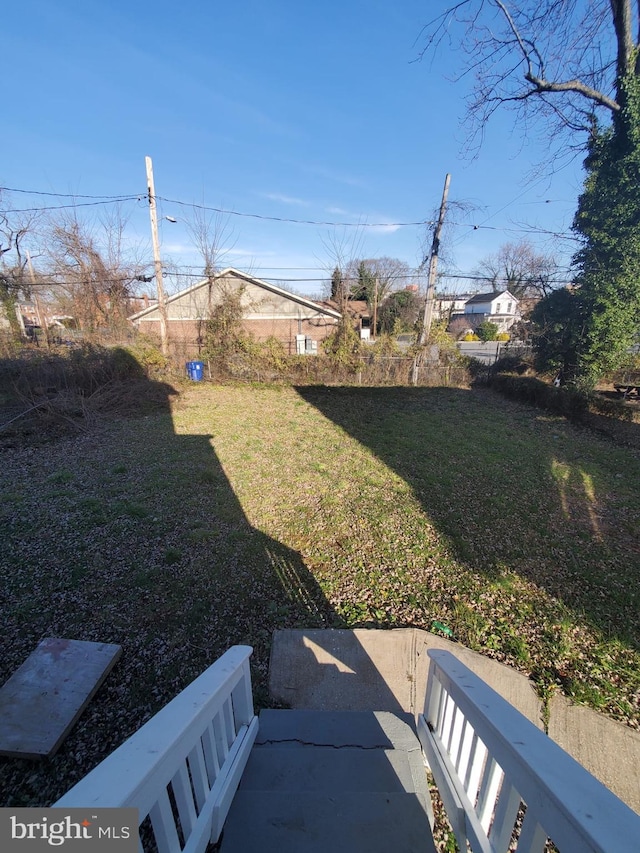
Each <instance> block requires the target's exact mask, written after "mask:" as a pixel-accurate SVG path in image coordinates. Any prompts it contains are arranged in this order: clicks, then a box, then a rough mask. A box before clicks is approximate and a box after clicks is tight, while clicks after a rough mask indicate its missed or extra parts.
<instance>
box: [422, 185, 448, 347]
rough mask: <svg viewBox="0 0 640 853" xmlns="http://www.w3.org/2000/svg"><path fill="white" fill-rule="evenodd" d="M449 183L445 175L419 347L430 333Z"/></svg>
mask: <svg viewBox="0 0 640 853" xmlns="http://www.w3.org/2000/svg"><path fill="white" fill-rule="evenodd" d="M450 183H451V175H449V174H447V176H446V178H445V179H444V190H443V191H442V201H441V203H440V215H439V216H438V222H437V224H436V227H435V229H434V232H433V242H432V243H431V254H430V257H429V279H428V283H427V298H426V300H425V303H424V316H423V319H422V331H421V332H420V340H419V344H420V346H423V345H424V344H425V343H426V342H427V341H428V340H429V333H430V332H431V321H432V319H433V303H434V301H435V289H436V273H437V271H438V251H439V249H440V233H441V231H442V225H443V223H444V214H445V211H446V209H447V198H448V196H449V184H450ZM425 260H426V259H425ZM423 264H424V261H423Z"/></svg>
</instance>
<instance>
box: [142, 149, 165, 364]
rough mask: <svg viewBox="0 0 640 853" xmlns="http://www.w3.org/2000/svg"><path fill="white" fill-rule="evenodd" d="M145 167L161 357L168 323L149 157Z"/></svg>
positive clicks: (151, 167) (154, 193)
mask: <svg viewBox="0 0 640 853" xmlns="http://www.w3.org/2000/svg"><path fill="white" fill-rule="evenodd" d="M144 161H145V164H146V166H147V189H148V193H149V216H150V218H151V240H152V241H153V263H154V266H155V273H156V288H157V290H158V311H159V313H160V342H161V346H162V353H163V355H167V356H168V355H169V323H168V321H167V299H166V297H165V294H164V282H163V280H162V261H161V260H160V243H159V241H158V211H157V209H156V191H155V187H154V185H153V163H152V162H151V157H145V158H144Z"/></svg>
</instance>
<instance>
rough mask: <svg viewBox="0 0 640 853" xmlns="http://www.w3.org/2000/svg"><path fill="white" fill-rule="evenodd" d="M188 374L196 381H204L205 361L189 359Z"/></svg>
mask: <svg viewBox="0 0 640 853" xmlns="http://www.w3.org/2000/svg"><path fill="white" fill-rule="evenodd" d="M187 376H188V377H189V379H192V380H193V381H194V382H202V377H203V376H204V361H188V362H187Z"/></svg>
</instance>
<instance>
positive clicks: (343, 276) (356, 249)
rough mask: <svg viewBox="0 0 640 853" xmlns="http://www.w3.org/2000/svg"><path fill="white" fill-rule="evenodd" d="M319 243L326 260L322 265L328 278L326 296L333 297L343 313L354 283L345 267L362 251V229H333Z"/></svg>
mask: <svg viewBox="0 0 640 853" xmlns="http://www.w3.org/2000/svg"><path fill="white" fill-rule="evenodd" d="M321 242H322V245H323V246H324V248H325V251H326V257H327V259H328V260H327V262H326V263H324V265H325V268H326V270H327V274H328V278H330V284H329V292H328V293H327V295H328V296H329V295H333V296H334V298H335V301H336V302H337V303H338V305H339V306H340V311H341V312H343V313H344V310H345V308H346V304H347V301H348V299H349V295H350V292H351V288H352V286H353V283H354V279H353V278H349V276H348V274H347V266H348V265H349V262H350V261H351V259H352V258H357V257H358V256H359V255H360V253H361V251H362V244H363V242H364V229H363V228H361V227H357V228H346V227H345V228H342V230H338V229H334V230H333V231H331V232H328V233H327V234H326V235H325V236H324V237H322V238H321ZM321 263H323V262H322V261H321Z"/></svg>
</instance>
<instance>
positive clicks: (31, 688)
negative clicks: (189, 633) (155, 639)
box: [0, 637, 122, 758]
mask: <svg viewBox="0 0 640 853" xmlns="http://www.w3.org/2000/svg"><path fill="white" fill-rule="evenodd" d="M121 654H122V646H116V645H113V644H110V643H88V642H84V641H82V640H64V639H59V638H54V637H48V638H46V639H45V640H43V641H42V642H41V643H40V644H39V645H38V647H37V649H36V650H35V651H34V652H32V653H31V654H30V655H29V657H28V658H27V659H26V661H25V662H24V663H23V664H22V666H21V667H20V668H19V669H17V670H16V671H15V672H14V674H13V675H12V676H11V678H10V679H9V680H8V681H7V682H6V684H5V685H4V686H3V687H2V689H0V755H6V756H11V757H14V758H50V757H51V756H52V755H53V754H54V753H55V752H56V750H57V749H58V747H59V746H60V744H61V743H62V741H63V740H64V739H65V738H66V736H67V735H68V734H69V732H70V730H71V728H72V727H73V725H74V724H75V722H76V720H77V719H78V717H79V716H80V714H81V713H82V712H83V711H84V709H85V708H86V706H87V704H88V703H89V701H90V699H91V697H92V696H93V695H94V694H95V693H96V691H97V690H98V688H99V687H100V685H101V684H102V682H103V681H104V680H105V678H106V677H107V675H108V674H109V673H110V672H111V670H112V668H113V666H114V665H115V663H116V661H117V660H118V658H119V657H120V655H121Z"/></svg>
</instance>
